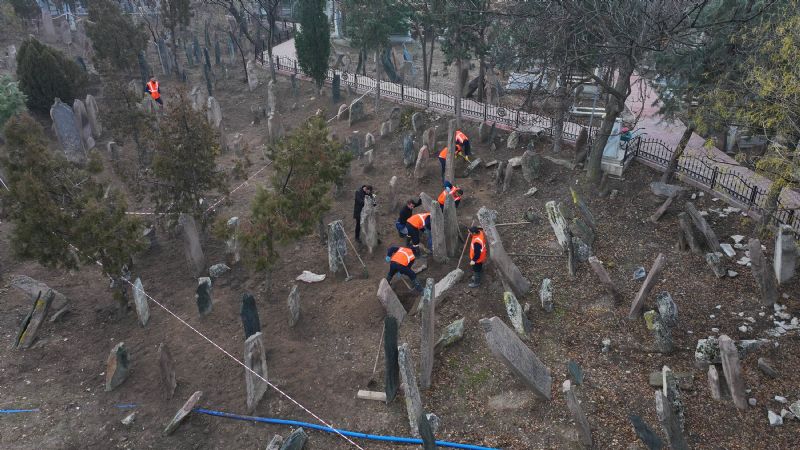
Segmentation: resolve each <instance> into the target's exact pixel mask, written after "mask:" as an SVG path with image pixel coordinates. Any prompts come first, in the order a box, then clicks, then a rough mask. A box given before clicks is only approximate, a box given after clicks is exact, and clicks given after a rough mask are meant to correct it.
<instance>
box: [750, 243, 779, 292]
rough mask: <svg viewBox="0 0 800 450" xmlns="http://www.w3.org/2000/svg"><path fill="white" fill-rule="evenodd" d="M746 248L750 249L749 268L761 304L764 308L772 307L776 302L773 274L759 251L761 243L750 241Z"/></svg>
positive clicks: (776, 290)
mask: <svg viewBox="0 0 800 450" xmlns="http://www.w3.org/2000/svg"><path fill="white" fill-rule="evenodd" d="M747 246H748V248H749V249H750V268H751V269H752V271H753V278H755V279H756V284H757V285H758V289H759V291H760V293H761V302H762V303H763V304H764V305H766V306H772V305H773V304H774V303H775V302H776V301H777V300H778V288H777V287H776V286H775V278H774V272H773V271H772V270H771V268H770V267H769V261H768V260H767V258H765V257H764V252H763V251H762V250H761V241H759V240H758V239H750V241H749V242H748V244H747Z"/></svg>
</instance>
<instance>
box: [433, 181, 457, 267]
mask: <svg viewBox="0 0 800 450" xmlns="http://www.w3.org/2000/svg"><path fill="white" fill-rule="evenodd" d="M437 203H438V202H437ZM444 240H445V241H446V243H447V256H449V257H450V258H457V257H458V255H459V252H460V251H461V246H460V245H459V233H458V213H457V212H456V203H455V200H453V196H452V195H450V194H448V195H445V197H444Z"/></svg>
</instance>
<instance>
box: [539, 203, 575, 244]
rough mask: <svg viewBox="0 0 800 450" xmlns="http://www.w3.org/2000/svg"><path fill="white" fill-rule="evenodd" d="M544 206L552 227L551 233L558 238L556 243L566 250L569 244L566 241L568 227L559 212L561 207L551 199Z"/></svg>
mask: <svg viewBox="0 0 800 450" xmlns="http://www.w3.org/2000/svg"><path fill="white" fill-rule="evenodd" d="M544 207H545V210H546V211H547V220H548V221H549V222H550V226H551V227H552V228H553V233H555V235H556V240H558V245H560V246H561V248H562V249H563V250H567V247H568V245H569V243H568V241H567V234H568V233H567V231H568V230H569V228H568V226H567V220H566V219H565V218H564V215H563V214H562V213H561V208H560V207H559V206H557V205H556V202H554V201H552V200H551V201H549V202H547V203H545V205H544Z"/></svg>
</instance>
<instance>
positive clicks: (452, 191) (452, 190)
mask: <svg viewBox="0 0 800 450" xmlns="http://www.w3.org/2000/svg"><path fill="white" fill-rule="evenodd" d="M456 191H458V188H457V187H456V186H453V187H451V188H450V195H452V196H453V200H454V201H459V200H461V196H460V195H458V192H456ZM445 195H447V189H446V188H445V190H443V191H442V193H441V194H439V204H440V205H444V201H445V200H447V197H445Z"/></svg>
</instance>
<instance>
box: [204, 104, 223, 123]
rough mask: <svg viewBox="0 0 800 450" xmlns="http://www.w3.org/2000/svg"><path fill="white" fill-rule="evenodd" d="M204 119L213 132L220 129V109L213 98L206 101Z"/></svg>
mask: <svg viewBox="0 0 800 450" xmlns="http://www.w3.org/2000/svg"><path fill="white" fill-rule="evenodd" d="M206 117H207V118H208V123H209V124H211V127H212V128H214V129H215V130H219V129H221V128H222V109H221V108H220V107H219V102H218V101H217V99H215V98H214V97H208V100H206Z"/></svg>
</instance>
